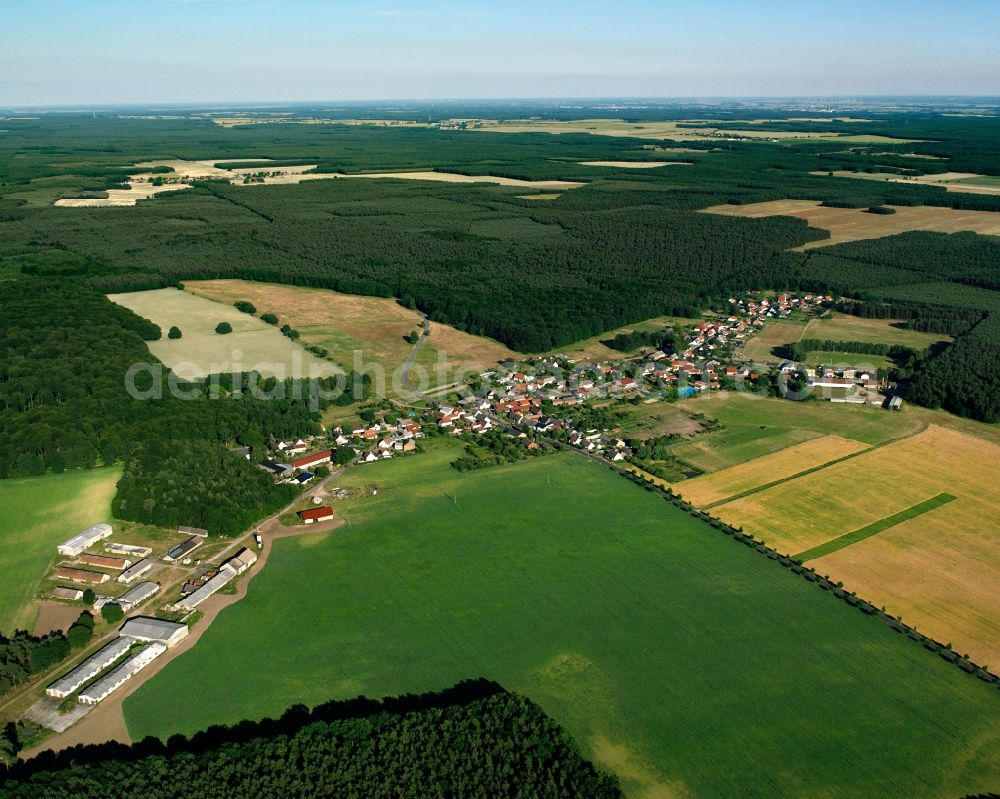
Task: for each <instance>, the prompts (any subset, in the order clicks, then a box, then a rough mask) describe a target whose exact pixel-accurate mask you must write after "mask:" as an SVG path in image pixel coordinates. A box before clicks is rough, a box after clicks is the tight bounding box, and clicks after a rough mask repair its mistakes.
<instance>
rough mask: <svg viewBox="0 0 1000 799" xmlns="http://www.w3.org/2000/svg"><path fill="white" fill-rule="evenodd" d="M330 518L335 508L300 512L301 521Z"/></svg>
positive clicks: (310, 509)
mask: <svg viewBox="0 0 1000 799" xmlns="http://www.w3.org/2000/svg"><path fill="white" fill-rule="evenodd" d="M330 516H333V508H329V507H326V506H324V507H322V508H306V509H305V510H300V511H299V518H300V519H314V520H315V519H326V518H329V517H330Z"/></svg>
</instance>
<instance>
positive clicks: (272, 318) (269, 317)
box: [260, 313, 278, 325]
mask: <svg viewBox="0 0 1000 799" xmlns="http://www.w3.org/2000/svg"><path fill="white" fill-rule="evenodd" d="M260 321H262V322H267V323H268V324H269V325H276V324H278V317H277V315H276V314H273V313H265V314H261V315H260Z"/></svg>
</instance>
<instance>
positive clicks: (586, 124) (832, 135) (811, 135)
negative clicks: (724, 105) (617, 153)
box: [470, 119, 919, 144]
mask: <svg viewBox="0 0 1000 799" xmlns="http://www.w3.org/2000/svg"><path fill="white" fill-rule="evenodd" d="M706 121H708V120H703V119H694V120H678V121H671V122H626V121H624V120H622V119H579V120H572V121H561V120H544V119H542V120H529V119H514V120H490V121H486V122H485V124H483V125H482V126H480V127H475V128H470V130H473V131H477V130H488V131H494V132H503V133H591V134H593V135H595V136H624V137H632V138H642V139H672V140H675V141H726V140H738V139H751V140H762V141H782V140H785V139H814V140H817V141H831V142H843V143H851V144H876V143H883V144H887V143H901V142H912V141H919V140H918V139H893V138H890V137H888V136H874V135H873V136H867V135H854V134H845V133H839V132H836V131H790V130H784V131H783V130H752V129H751V130H721V129H719V128H713V127H710V126H703V127H696V128H691V127H684V125H685V124H686V123H702V122H706Z"/></svg>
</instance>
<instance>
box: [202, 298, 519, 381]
mask: <svg viewBox="0 0 1000 799" xmlns="http://www.w3.org/2000/svg"><path fill="white" fill-rule="evenodd" d="M184 287H185V289H187V290H188V291H189V292H192V293H193V294H196V295H198V296H199V297H202V298H207V299H209V300H216V301H218V302H220V303H226V304H228V305H231V304H232V303H233V302H235V301H236V300H241V299H242V300H248V301H250V302H252V303H253V304H254V305H255V306H256V307H257V313H258V314H261V313H273V314H276V315H277V316H278V318H279V319H280V320H281V322H282V323H285V322H287V323H288V324H290V325H292V327H294V328H295V329H296V330H298V331H299V332H300V333H301V334H302V338H301V339H300V341H302V342H304V343H307V344H316V345H319V346H321V347H324V348H325V349H327V350H328V351H329V352H330V357H331V358H332V359H333V360H335V361H336V362H337V363H340V364H341V365H342V366H343V367H344V368H345V369H350V368H351V367H352V364H353V363H354V353H355V351H358V352H360V355H361V357H362V359H363V361H364V362H366V363H373V362H374V363H379V364H381V365H382V367H383V369H384V370H385V371H386V372H387V373H388V374H390V375H391V374H392V373H393V372H394V371H395V370H396V369H398V368H399V367H400V366H402V364H403V363H404V362H405V361H406V359H407V358H409V356H410V353H411V352H412V351H413V345H412V344H410V343H409V342H407V341H405V340H404V339H403V337H404V336H405V335H407V334H409V333H411V332H412V331H414V330H418V329H419V328H420V325H421V323H422V322H423V316H422V315H421V314H420V313H419V312H417V311H414V310H411V309H409V308H404V307H403V306H402V305H400V304H399V303H397V302H396V301H395V300H391V299H387V298H384V297H362V296H358V295H354V294H340V293H338V292H335V291H330V290H328V289H314V288H303V287H299V286H284V285H278V284H273V283H254V282H251V281H245V280H191V281H188V282H187V283H185V284H184ZM511 357H517V356H516V353H514V352H512V351H511V350H509V349H507V348H506V347H505V346H503V345H502V344H500V343H499V342H496V341H493V340H492V339H488V338H483V337H481V336H473V335H471V334H469V333H464V332H462V331H460V330H456V329H455V328H453V327H451V326H450V325H446V324H443V323H440V322H434V323H432V324H431V333H430V336H428V338H427V341H426V342H425V343H424V346H423V347H422V348H421V351H420V357H419V358H418V360H417V365H418V366H423V367H424V368H429V367H431V366H432V365H433V364H435V363H437V362H438V361H439V359H441V358H444V360H445V361H446V364H447V369H442V370H441V375H440V376H441V378H442V379H441V380H437V379H436V373H435V372H433V371H432V373H431V375H430V377H431V379H433V384H434V385H436V384H438V383H439V382H450V378H448V377H447V373H448V372H450V371H452V370H455V369H459V368H470V369H479V370H481V369H486V368H489V367H492V366H495V365H496V364H497V362H498V361H501V360H504V359H505V358H511ZM414 382H416V375H414Z"/></svg>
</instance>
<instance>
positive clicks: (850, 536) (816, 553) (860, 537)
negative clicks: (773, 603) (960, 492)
mask: <svg viewBox="0 0 1000 799" xmlns="http://www.w3.org/2000/svg"><path fill="white" fill-rule="evenodd" d="M953 499H955V497H954V496H952V495H951V494H944V493H941V494H938V495H937V496H936V497H931V498H930V499H927V500H924V501H923V502H920V503H918V504H916V505H914V506H913V507H910V508H907V509H906V510H901V511H900V512H899V513H894V514H893V515H892V516H886V517H885V518H884V519H879V520H878V521H877V522H872V523H871V524H869V525H867V526H866V527H862V528H861V529H860V530H855V531H854V532H851V533H845V534H844V535H842V536H839V537H837V538H834V539H833V540H831V541H827V542H826V543H825V544H820V545H819V546H817V547H813V548H812V549H807V550H806V551H805V552H800V553H799V554H798V555H793V557H794V559H795V560H800V561H802V562H805V561H807V560H815V559H816V558H822V557H823V556H824V555H830V554H832V553H834V552H836V551H837V550H840V549H843V548H844V547H849V546H850V545H851V544H856V543H857V542H858V541H864V540H865V539H866V538H870V537H871V536H873V535H876V534H878V533H881V532H882V531H883V530H888V529H889V528H890V527H894V526H896V525H897V524H899V523H900V522H905V521H907V520H908V519H913V518H915V517H917V516H920V515H921V514H923V513H927V511H931V510H934V509H935V508H940V507H941V506H942V505H947V504H948V503H949V502H951V501H952V500H953Z"/></svg>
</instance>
